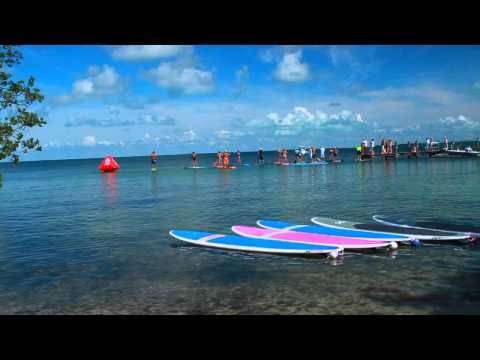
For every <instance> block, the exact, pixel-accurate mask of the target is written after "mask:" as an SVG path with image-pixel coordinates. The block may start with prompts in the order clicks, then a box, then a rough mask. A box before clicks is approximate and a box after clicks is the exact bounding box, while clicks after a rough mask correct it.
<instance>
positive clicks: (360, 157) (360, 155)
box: [355, 144, 362, 160]
mask: <svg viewBox="0 0 480 360" xmlns="http://www.w3.org/2000/svg"><path fill="white" fill-rule="evenodd" d="M355 150H356V152H357V160H361V159H362V144H360V145H358V146H357V147H356V148H355Z"/></svg>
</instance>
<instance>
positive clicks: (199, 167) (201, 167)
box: [184, 166, 205, 169]
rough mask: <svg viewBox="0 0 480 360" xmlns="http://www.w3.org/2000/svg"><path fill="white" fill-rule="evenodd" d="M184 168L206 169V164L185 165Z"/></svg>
mask: <svg viewBox="0 0 480 360" xmlns="http://www.w3.org/2000/svg"><path fill="white" fill-rule="evenodd" d="M184 169H205V166H185V167H184Z"/></svg>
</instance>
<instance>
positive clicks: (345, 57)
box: [328, 45, 359, 67]
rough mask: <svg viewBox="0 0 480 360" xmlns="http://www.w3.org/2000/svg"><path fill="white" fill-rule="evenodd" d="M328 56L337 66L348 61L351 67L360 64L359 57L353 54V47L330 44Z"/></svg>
mask: <svg viewBox="0 0 480 360" xmlns="http://www.w3.org/2000/svg"><path fill="white" fill-rule="evenodd" d="M328 56H329V57H330V60H331V61H332V63H333V65H335V66H338V65H340V64H341V63H346V64H348V65H349V66H351V67H357V66H359V63H358V61H357V59H356V58H355V57H354V56H353V53H352V51H351V48H350V47H348V46H343V45H340V46H337V45H334V46H330V47H329V48H328Z"/></svg>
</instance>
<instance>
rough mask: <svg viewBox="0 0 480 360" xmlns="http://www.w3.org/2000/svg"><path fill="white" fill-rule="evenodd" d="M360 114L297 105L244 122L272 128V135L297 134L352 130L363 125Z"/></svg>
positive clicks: (258, 126)
mask: <svg viewBox="0 0 480 360" xmlns="http://www.w3.org/2000/svg"><path fill="white" fill-rule="evenodd" d="M364 124H365V121H364V120H363V118H362V116H361V114H354V113H352V112H351V111H348V110H343V111H341V112H339V113H327V112H324V111H322V110H316V111H314V112H311V111H309V110H308V109H307V108H305V107H302V106H297V107H295V108H294V109H293V111H292V112H289V113H287V114H286V115H285V116H280V115H279V114H278V113H274V112H273V113H269V114H267V115H266V116H265V118H264V119H260V120H259V119H253V120H250V121H248V122H247V123H246V125H247V126H248V127H255V128H273V132H274V135H299V134H302V133H305V132H307V131H312V130H322V129H325V130H340V131H352V130H353V129H354V127H355V126H359V125H364Z"/></svg>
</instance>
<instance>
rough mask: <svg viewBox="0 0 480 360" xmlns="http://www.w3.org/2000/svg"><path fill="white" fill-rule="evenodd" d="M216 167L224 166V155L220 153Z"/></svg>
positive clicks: (218, 152) (218, 153)
mask: <svg viewBox="0 0 480 360" xmlns="http://www.w3.org/2000/svg"><path fill="white" fill-rule="evenodd" d="M215 166H223V161H222V153H221V152H220V151H217V161H216V162H215Z"/></svg>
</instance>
